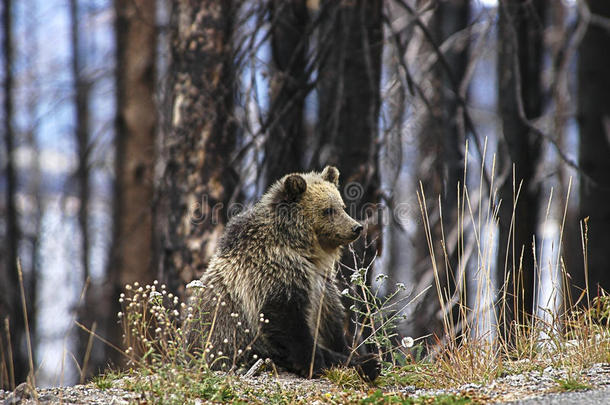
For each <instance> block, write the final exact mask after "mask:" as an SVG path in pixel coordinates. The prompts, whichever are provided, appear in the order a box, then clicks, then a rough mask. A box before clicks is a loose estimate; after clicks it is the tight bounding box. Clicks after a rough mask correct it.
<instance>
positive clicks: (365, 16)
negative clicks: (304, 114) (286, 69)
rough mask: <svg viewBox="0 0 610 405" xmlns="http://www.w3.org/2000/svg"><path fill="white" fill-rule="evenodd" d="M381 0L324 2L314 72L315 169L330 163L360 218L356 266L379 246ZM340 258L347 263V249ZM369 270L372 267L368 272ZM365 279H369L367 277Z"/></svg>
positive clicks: (350, 209) (350, 207)
mask: <svg viewBox="0 0 610 405" xmlns="http://www.w3.org/2000/svg"><path fill="white" fill-rule="evenodd" d="M382 5H383V2H382V1H381V0H370V1H365V0H358V1H353V2H330V3H328V4H326V5H324V6H322V9H323V10H324V12H326V13H328V15H327V16H326V17H325V20H324V22H323V23H322V24H321V26H320V40H319V45H318V46H319V52H323V55H322V58H321V63H320V67H319V72H318V75H319V77H318V97H319V109H318V116H319V124H318V128H317V137H318V140H319V146H318V149H317V151H316V153H314V155H313V156H314V158H317V161H316V164H317V166H318V167H319V168H322V167H324V166H325V165H335V166H336V167H337V168H338V169H339V171H340V172H341V180H340V181H341V185H342V187H343V190H342V192H343V193H342V194H343V198H344V201H345V203H346V205H347V209H348V212H349V214H350V215H351V216H352V217H354V218H356V219H358V220H360V221H363V222H364V225H365V231H364V233H363V235H362V236H361V237H360V239H358V242H357V243H356V247H357V255H358V256H359V257H360V259H361V260H362V263H361V265H362V266H368V265H370V264H371V261H372V260H373V258H374V257H375V256H376V255H377V254H378V252H379V251H380V249H381V225H382V224H381V221H380V220H379V217H378V214H379V212H378V203H379V201H380V191H379V187H380V179H379V158H378V152H379V142H378V139H377V138H378V137H377V128H378V119H379V106H380V79H381V52H382V48H383V29H382ZM343 262H344V263H346V264H348V265H349V266H353V259H352V258H351V255H349V253H347V254H346V255H344V258H343ZM369 274H370V275H372V271H370V272H369ZM369 281H370V280H369Z"/></svg>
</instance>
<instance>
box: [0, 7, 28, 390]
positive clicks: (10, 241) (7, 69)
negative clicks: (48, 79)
mask: <svg viewBox="0 0 610 405" xmlns="http://www.w3.org/2000/svg"><path fill="white" fill-rule="evenodd" d="M12 13H13V11H12V0H4V1H3V15H2V25H3V37H4V38H3V48H4V84H3V91H4V145H5V154H6V158H7V161H6V166H5V176H6V190H5V193H6V194H5V197H6V211H5V218H6V233H5V235H4V238H5V241H4V244H3V249H2V250H4V252H2V253H3V261H2V263H0V264H1V265H2V268H0V271H1V273H0V318H1V319H0V327H1V329H2V333H1V336H2V340H1V341H2V345H1V347H0V350H2V353H3V355H4V358H5V362H6V364H4V365H0V386H1V387H4V388H6V389H10V388H14V386H15V384H19V383H21V382H24V381H25V380H26V378H27V376H28V370H29V366H28V353H27V349H26V348H25V346H24V344H23V342H25V335H26V333H28V331H27V330H26V325H25V320H24V318H23V309H22V306H21V297H20V295H19V277H18V273H17V254H18V249H19V241H20V240H21V232H20V229H19V223H18V219H19V213H18V211H17V205H16V195H17V174H16V171H15V162H14V160H13V159H14V150H15V131H14V127H13V118H14V117H13V115H14V104H13V95H14V93H13V90H14V75H13V63H14V51H13V14H12ZM5 320H8V323H9V334H10V336H7V334H6V330H5V328H4V326H5ZM9 337H10V343H11V344H10V347H9V345H8V342H9ZM9 353H12V365H10V364H8V363H9V362H11V359H10V358H9V357H8V356H9ZM11 366H12V368H13V371H12V372H11V371H10V367H11Z"/></svg>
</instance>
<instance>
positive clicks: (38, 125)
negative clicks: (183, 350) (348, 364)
mask: <svg viewBox="0 0 610 405" xmlns="http://www.w3.org/2000/svg"><path fill="white" fill-rule="evenodd" d="M1 12H2V24H1V26H2V47H1V50H0V51H1V57H0V59H1V60H2V68H1V69H0V70H1V73H0V74H1V77H0V82H1V85H2V92H1V94H2V111H1V112H0V115H1V116H2V127H1V130H0V133H1V136H2V143H1V146H2V147H1V149H0V170H1V172H0V241H1V242H0V320H1V321H2V322H1V333H0V343H1V345H0V347H1V348H2V351H1V353H2V358H1V359H0V360H1V361H0V364H2V367H1V368H0V377H1V379H0V386H4V387H8V386H10V385H11V379H12V376H14V380H15V381H17V383H18V382H20V381H23V380H24V379H25V377H26V375H27V374H28V370H29V369H30V367H31V366H33V368H34V369H35V370H36V377H37V384H39V385H58V384H72V383H75V382H78V381H79V379H82V378H85V377H87V376H91V375H92V374H94V373H95V372H97V371H98V370H100V369H103V368H104V367H105V366H106V364H107V363H108V362H109V361H110V362H112V363H113V364H121V363H122V359H121V356H120V354H119V353H118V352H117V351H116V350H113V349H112V348H111V347H110V346H109V345H107V344H104V343H102V342H101V341H99V340H97V339H90V338H89V335H88V334H86V333H84V332H83V331H82V330H81V329H80V328H79V327H77V326H76V322H79V323H80V324H82V325H84V326H86V327H87V328H89V329H92V330H94V331H95V333H97V334H99V335H100V336H102V337H103V338H104V339H107V340H108V341H110V342H113V343H114V344H117V345H120V341H121V331H120V328H119V327H118V324H117V316H116V315H117V312H118V311H120V306H119V303H118V296H119V293H120V291H121V289H122V288H123V286H124V285H125V284H126V283H133V282H135V281H138V282H140V283H141V284H147V283H152V281H153V280H154V279H157V280H159V282H161V283H165V284H167V288H168V289H169V290H170V291H173V292H175V293H181V292H182V290H183V288H184V287H183V286H184V285H185V283H187V282H189V281H190V280H192V279H194V278H196V277H198V276H200V275H201V274H202V272H203V271H204V269H205V267H206V264H207V262H208V260H209V258H210V255H211V254H212V252H213V250H214V247H215V245H216V243H217V241H218V238H219V237H220V235H221V234H222V231H223V228H224V225H225V224H226V221H227V219H228V218H230V216H231V215H234V214H235V213H237V212H239V211H240V210H241V209H243V207H247V206H248V205H250V204H252V203H254V202H255V201H257V199H258V198H259V197H260V196H261V194H262V193H263V192H264V191H265V189H266V188H267V186H268V185H269V184H270V183H272V182H273V181H274V180H276V179H278V178H279V177H280V176H282V175H283V174H285V173H288V172H294V171H305V170H314V169H315V170H320V169H322V168H323V167H324V166H325V165H327V164H333V165H336V166H337V167H338V168H339V170H340V171H341V179H340V181H341V185H342V190H341V191H342V193H343V195H344V199H345V200H346V203H347V204H348V207H349V208H350V214H351V215H352V216H354V217H356V218H357V219H359V220H362V221H364V222H366V243H362V242H360V244H357V246H356V251H357V252H358V254H359V256H360V258H361V259H362V260H363V261H364V262H365V263H364V265H365V266H366V265H368V264H370V262H371V260H372V259H374V266H373V267H374V271H371V274H370V278H369V282H370V283H375V280H376V279H378V277H376V276H378V275H379V274H385V275H387V277H388V281H390V285H391V284H392V283H398V282H401V283H404V284H405V285H406V287H407V289H406V294H408V295H409V296H410V297H416V296H417V300H416V302H415V303H413V305H411V306H410V307H409V308H407V310H406V311H407V313H406V315H407V316H408V320H407V322H405V323H404V324H401V325H400V331H401V334H404V335H408V336H413V337H420V336H427V335H430V334H437V335H438V336H439V337H442V334H443V325H442V319H443V314H442V313H441V312H442V311H455V309H456V308H457V307H458V305H457V304H459V303H460V302H461V303H462V304H467V305H471V306H472V305H478V304H477V303H474V302H473V300H474V299H485V300H487V301H486V302H487V303H488V304H489V305H490V307H491V308H493V306H494V302H495V300H497V297H498V296H499V295H501V294H503V293H507V294H508V296H509V297H510V296H511V293H510V292H511V291H514V286H513V287H511V286H510V284H511V283H514V282H513V281H512V278H511V277H507V274H510V273H511V272H512V273H513V274H514V273H515V270H517V269H521V274H522V275H523V277H522V279H521V280H519V281H518V286H517V289H518V290H519V291H520V294H521V295H522V297H521V298H522V300H523V302H524V303H525V307H524V312H525V314H526V317H527V314H530V315H531V314H536V313H540V311H555V312H557V311H561V308H562V306H563V305H564V304H565V302H566V300H567V296H568V295H569V294H566V292H569V288H566V285H565V280H571V281H572V282H573V283H574V284H575V285H576V286H579V287H584V285H585V282H584V269H585V268H586V269H587V272H588V283H589V286H590V289H591V291H592V292H593V293H596V292H597V288H598V286H601V287H603V288H606V289H608V288H610V268H609V267H610V266H609V265H608V261H607V256H606V255H607V253H608V250H607V249H610V52H608V46H610V2H608V1H607V0H586V1H585V0H579V1H577V0H564V1H559V0H556V1H555V0H553V1H551V0H548V1H545V0H500V1H499V3H498V2H496V1H493V0H485V1H482V0H431V1H430V0H351V1H347V0H343V1H339V0H337V1H333V0H308V1H306V0H291V1H281V0H258V1H254V0H252V1H246V0H201V1H194V0H114V1H109V0H2V9H1ZM466 145H468V146H466ZM494 155H495V158H494ZM513 164H514V165H513ZM465 167H466V168H467V172H466V175H465ZM464 176H466V178H464ZM420 180H421V182H422V183H421V184H422V185H421V187H420V184H419V181H420ZM464 183H465V184H466V186H467V187H468V189H469V196H470V199H471V201H470V206H471V208H470V209H474V210H482V209H484V208H482V207H486V206H491V207H493V210H494V212H495V213H496V214H497V219H494V220H492V221H490V223H489V229H487V230H486V233H488V234H490V235H492V236H491V237H490V238H489V241H488V242H486V243H485V250H486V251H489V254H490V255H491V256H492V257H493V260H492V262H488V265H487V268H486V272H487V274H488V277H489V283H491V284H492V285H493V288H492V292H493V294H491V296H482V295H481V294H472V293H467V292H469V291H471V290H472V288H471V287H470V286H471V285H473V284H472V283H473V282H474V280H476V279H477V277H479V276H480V273H481V262H482V261H481V256H482V253H481V250H482V249H481V245H482V244H481V243H479V242H477V243H475V241H474V240H475V239H476V238H477V234H476V233H474V232H472V230H473V229H474V228H475V227H474V224H471V223H469V222H468V221H464V220H460V218H462V219H463V218H464V216H460V215H458V213H459V212H463V211H464V210H468V209H469V208H468V207H464V205H463V201H464V200H463V197H462V196H463V195H464V194H463V193H464V188H463V186H462V185H463V184H464ZM344 186H345V187H344ZM348 186H349V187H348ZM568 189H570V190H571V192H570V193H568V191H569V190H568ZM422 191H423V193H424V195H425V204H426V207H427V210H428V213H429V222H428V221H425V222H426V227H428V229H429V230H430V233H431V234H432V236H433V240H432V250H433V251H434V252H437V254H435V255H434V256H433V260H431V258H430V257H431V255H430V251H429V249H428V244H427V238H426V234H425V229H424V228H425V227H424V223H423V222H424V221H422V213H421V210H420V204H419V202H418V194H417V193H418V192H422ZM551 193H552V194H553V198H552V199H550V198H549V197H550V195H551ZM568 196H569V197H568ZM517 197H518V198H517ZM440 207H442V210H441V209H440ZM564 213H565V219H564ZM475 215H476V214H475ZM585 218H588V220H587V221H583V220H584V219H585ZM564 223H565V227H564V226H562V224H564ZM441 224H442V226H441ZM479 225H480V224H479ZM585 227H586V229H587V235H588V237H587V240H586V248H587V249H586V251H587V254H586V255H585V256H583V240H582V238H581V231H582V230H584V229H585ZM461 230H463V234H464V235H466V236H465V237H461V236H460V235H461V234H462V233H461ZM479 236H480V235H479ZM363 240H364V239H363ZM441 240H442V241H443V242H442V243H441ZM543 240H545V241H546V242H545V244H543V243H542V241H543ZM561 245H563V248H562V250H561V252H560V254H558V257H560V258H561V262H560V265H559V266H557V267H555V272H556V274H555V277H553V276H552V274H553V273H552V272H551V273H549V274H551V276H550V277H549V276H545V277H540V274H542V273H541V268H542V267H544V266H545V265H546V264H545V263H546V262H547V261H549V260H551V259H549V258H550V257H551V256H553V255H557V251H558V250H559V249H560V246H561ZM534 252H535V255H534ZM458 253H459V254H458ZM534 256H535V257H534ZM17 258H19V260H20V263H21V268H22V270H23V271H22V273H23V283H20V280H21V276H20V273H19V271H18V267H17ZM434 260H436V261H437V262H438V263H436V265H435V266H433V261H434ZM434 268H437V271H441V272H443V275H442V276H441V277H439V279H440V280H446V285H435V277H434V274H433V273H434ZM558 272H563V276H561V275H559V274H558ZM537 275H538V277H537ZM460 280H464V281H463V282H462V281H460ZM562 280H563V285H562ZM21 285H22V286H23V294H24V297H25V302H26V303H27V320H28V322H27V329H29V334H28V330H26V322H25V317H24V312H23V310H22V294H21V292H20V286H21ZM430 286H432V288H429V287H430ZM384 288H385V287H384ZM437 289H440V290H441V292H440V293H441V294H443V295H445V296H446V298H447V301H448V303H449V305H446V306H444V307H443V308H440V307H439V300H438V294H439V293H438V292H437ZM388 291H389V289H382V292H385V293H387V292H388ZM573 291H574V295H573V299H574V301H576V297H577V296H578V295H579V294H580V292H579V290H578V289H577V288H576V289H574V290H573ZM507 320H508V317H507V318H506V319H504V321H507ZM455 327H456V328H459V325H455ZM27 336H31V345H29V344H28V342H27V339H26V337H27ZM428 341H430V342H432V343H433V342H434V340H433V338H432V337H429V338H428ZM28 347H31V350H32V355H29V353H28ZM30 359H31V360H32V364H31V365H30ZM9 360H12V361H9ZM9 364H13V365H14V368H11V367H10V366H9ZM83 365H86V369H84V370H82V369H81V368H82V366H83Z"/></svg>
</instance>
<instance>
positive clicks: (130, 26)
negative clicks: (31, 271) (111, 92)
mask: <svg viewBox="0 0 610 405" xmlns="http://www.w3.org/2000/svg"><path fill="white" fill-rule="evenodd" d="M114 8H115V13H116V21H115V32H116V51H117V66H116V92H117V93H116V94H117V98H116V103H117V107H116V108H117V110H116V121H115V128H116V133H115V141H114V143H115V182H114V213H113V235H112V246H111V249H110V258H109V261H108V270H107V279H108V286H109V288H110V290H111V291H110V293H109V294H108V295H107V299H108V300H109V302H108V306H109V307H110V308H112V310H111V311H110V314H109V317H108V319H107V321H106V330H107V336H108V338H109V339H110V341H111V342H113V343H114V344H115V345H117V346H119V347H120V346H121V331H120V328H117V327H116V322H117V319H116V314H117V312H119V311H120V310H121V306H120V304H119V302H118V299H119V295H120V293H121V291H122V289H123V287H124V286H125V284H133V283H134V282H135V281H138V282H139V283H140V284H142V285H146V284H151V283H152V281H153V279H154V274H155V273H154V271H153V266H152V260H151V259H152V248H153V239H152V235H153V233H152V198H153V182H152V179H153V174H152V171H153V164H154V155H155V153H154V152H155V151H154V148H155V135H156V128H157V108H156V105H155V100H154V99H155V64H156V63H155V59H156V46H157V32H156V17H155V16H156V3H155V2H154V1H148V0H115V2H114ZM108 357H109V358H110V359H111V361H112V362H113V363H114V364H115V365H120V364H122V363H123V362H124V356H121V355H120V354H119V353H117V352H116V351H115V350H110V351H109V352H108Z"/></svg>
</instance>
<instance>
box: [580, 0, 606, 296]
mask: <svg viewBox="0 0 610 405" xmlns="http://www.w3.org/2000/svg"><path fill="white" fill-rule="evenodd" d="M586 5H587V6H588V7H589V9H590V11H591V13H592V15H594V16H598V17H602V18H606V19H607V18H610V2H608V1H604V0H588V1H587V2H586ZM609 43H610V32H609V31H608V29H607V27H605V26H603V25H602V24H601V23H595V22H593V21H591V22H590V24H589V26H588V27H587V31H586V33H585V35H584V37H583V39H582V42H581V44H580V49H579V51H580V56H579V59H578V87H579V89H578V124H579V129H580V149H579V162H580V166H581V168H582V170H583V171H584V172H585V173H586V174H587V176H588V178H587V177H582V176H581V179H580V217H581V218H582V219H586V218H588V221H587V225H588V235H587V265H588V266H587V269H586V270H587V272H588V279H589V288H590V293H591V295H592V296H594V295H596V294H597V292H598V287H601V288H603V289H605V290H606V291H608V290H610V268H609V265H608V258H607V253H608V248H609V247H610V232H608V229H610V203H609V201H610V176H609V174H610V158H609V157H610V100H609V98H610V55H608V52H607V45H608V44H609ZM581 287H584V285H581ZM575 299H576V297H575Z"/></svg>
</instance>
